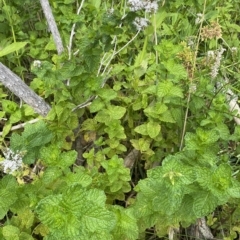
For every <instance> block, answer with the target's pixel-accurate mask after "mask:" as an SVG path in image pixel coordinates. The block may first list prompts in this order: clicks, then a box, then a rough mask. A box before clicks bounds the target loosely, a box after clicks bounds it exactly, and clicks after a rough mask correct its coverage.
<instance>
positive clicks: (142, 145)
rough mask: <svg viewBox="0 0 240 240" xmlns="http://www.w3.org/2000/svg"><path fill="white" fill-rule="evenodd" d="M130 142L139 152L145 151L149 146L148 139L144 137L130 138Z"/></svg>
mask: <svg viewBox="0 0 240 240" xmlns="http://www.w3.org/2000/svg"><path fill="white" fill-rule="evenodd" d="M131 143H132V145H133V147H134V148H135V149H136V150H139V151H141V152H145V151H147V150H148V149H149V148H150V140H149V139H144V138H140V139H138V140H135V139H132V140H131Z"/></svg>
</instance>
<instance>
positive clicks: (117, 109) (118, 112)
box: [107, 105, 126, 120]
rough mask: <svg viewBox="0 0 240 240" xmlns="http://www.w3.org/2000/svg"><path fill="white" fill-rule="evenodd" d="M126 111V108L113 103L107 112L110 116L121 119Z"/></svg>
mask: <svg viewBox="0 0 240 240" xmlns="http://www.w3.org/2000/svg"><path fill="white" fill-rule="evenodd" d="M125 112H126V108H124V107H121V106H113V105H110V106H109V107H108V110H107V113H108V114H109V116H110V118H112V119H116V120H118V119H121V118H122V117H123V116H124V114H125Z"/></svg>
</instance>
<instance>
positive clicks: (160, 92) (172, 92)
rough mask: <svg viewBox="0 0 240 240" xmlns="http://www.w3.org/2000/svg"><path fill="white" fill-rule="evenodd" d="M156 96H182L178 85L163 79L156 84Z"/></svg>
mask: <svg viewBox="0 0 240 240" xmlns="http://www.w3.org/2000/svg"><path fill="white" fill-rule="evenodd" d="M157 96H158V97H166V96H168V97H171V96H173V97H180V98H183V93H182V89H181V88H180V87H178V86H174V85H173V83H172V82H171V81H163V82H160V83H159V84H158V87H157Z"/></svg>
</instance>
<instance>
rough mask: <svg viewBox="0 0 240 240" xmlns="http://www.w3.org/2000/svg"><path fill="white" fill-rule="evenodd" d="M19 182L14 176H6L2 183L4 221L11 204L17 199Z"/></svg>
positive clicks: (0, 195)
mask: <svg viewBox="0 0 240 240" xmlns="http://www.w3.org/2000/svg"><path fill="white" fill-rule="evenodd" d="M16 189H17V182H16V179H15V178H14V177H13V176H12V175H6V176H4V177H3V178H2V179H1V181H0V203H1V204H0V219H2V218H3V217H4V216H5V214H6V213H7V211H8V210H9V208H10V206H11V204H13V203H14V202H15V201H16V199H17V194H16Z"/></svg>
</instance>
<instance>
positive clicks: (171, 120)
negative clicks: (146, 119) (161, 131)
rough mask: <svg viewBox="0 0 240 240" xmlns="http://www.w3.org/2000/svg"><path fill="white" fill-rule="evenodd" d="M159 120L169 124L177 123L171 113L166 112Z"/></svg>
mask: <svg viewBox="0 0 240 240" xmlns="http://www.w3.org/2000/svg"><path fill="white" fill-rule="evenodd" d="M159 120H161V121H162V122H169V123H175V122H176V121H175V119H174V118H173V116H172V113H171V112H170V111H166V112H165V113H163V114H161V115H160V116H159Z"/></svg>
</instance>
